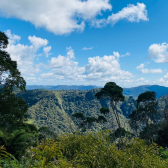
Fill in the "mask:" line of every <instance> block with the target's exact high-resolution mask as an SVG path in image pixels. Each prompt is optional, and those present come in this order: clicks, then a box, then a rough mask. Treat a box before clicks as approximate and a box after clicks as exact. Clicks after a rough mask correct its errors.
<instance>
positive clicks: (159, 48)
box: [148, 43, 168, 63]
mask: <svg viewBox="0 0 168 168" xmlns="http://www.w3.org/2000/svg"><path fill="white" fill-rule="evenodd" d="M148 52H149V58H150V59H153V60H154V61H155V62H157V63H167V62H168V44H167V43H162V44H152V45H151V46H150V47H149V49H148Z"/></svg>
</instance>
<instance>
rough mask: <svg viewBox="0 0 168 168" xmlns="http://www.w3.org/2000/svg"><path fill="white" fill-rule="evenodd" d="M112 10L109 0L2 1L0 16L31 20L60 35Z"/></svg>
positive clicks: (81, 29)
mask: <svg viewBox="0 0 168 168" xmlns="http://www.w3.org/2000/svg"><path fill="white" fill-rule="evenodd" d="M111 9H112V6H111V4H110V3H109V0H87V1H83V0H49V1H46V0H36V1H34V0H28V1H24V2H23V0H17V1H14V0H5V1H0V12H1V15H3V16H5V17H13V18H17V19H21V20H24V21H29V22H31V23H32V24H34V25H35V26H36V27H43V28H45V29H47V30H48V31H50V32H53V33H54V34H59V35H62V34H67V33H71V32H73V31H75V30H77V31H83V30H84V27H85V22H86V21H89V20H92V19H94V18H95V17H96V16H97V15H99V14H101V12H102V11H106V10H111Z"/></svg>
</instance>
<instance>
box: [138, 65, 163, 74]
mask: <svg viewBox="0 0 168 168" xmlns="http://www.w3.org/2000/svg"><path fill="white" fill-rule="evenodd" d="M144 67H145V64H140V65H139V66H137V67H136V69H140V70H141V72H142V73H144V74H146V73H154V74H155V73H163V71H162V70H161V69H160V68H159V69H147V68H144Z"/></svg>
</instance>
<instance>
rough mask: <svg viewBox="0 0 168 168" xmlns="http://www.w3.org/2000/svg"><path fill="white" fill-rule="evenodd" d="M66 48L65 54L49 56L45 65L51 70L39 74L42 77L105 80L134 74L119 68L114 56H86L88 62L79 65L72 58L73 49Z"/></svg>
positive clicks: (125, 77) (127, 77)
mask: <svg viewBox="0 0 168 168" xmlns="http://www.w3.org/2000/svg"><path fill="white" fill-rule="evenodd" d="M67 49H68V51H67V54H66V56H61V55H59V56H58V57H52V58H51V60H50V61H49V64H48V65H47V66H46V68H48V69H51V71H50V72H48V73H43V74H41V77H42V78H47V79H50V78H56V79H58V80H64V81H65V80H75V81H84V82H87V81H98V82H106V81H114V80H120V79H122V80H124V79H125V80H127V79H130V78H132V77H133V76H134V75H133V74H132V73H130V72H128V71H123V70H121V69H120V64H119V62H118V60H117V59H116V58H115V56H106V55H105V56H104V57H99V56H97V57H90V58H88V64H86V65H85V66H83V67H79V66H78V62H75V61H74V60H73V59H75V56H74V51H73V49H72V48H71V47H69V48H67ZM69 53H71V54H69ZM115 53H117V52H115ZM118 54H119V53H118Z"/></svg>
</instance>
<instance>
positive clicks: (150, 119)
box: [129, 91, 159, 142]
mask: <svg viewBox="0 0 168 168" xmlns="http://www.w3.org/2000/svg"><path fill="white" fill-rule="evenodd" d="M136 102H137V107H136V110H134V111H133V112H132V114H130V115H129V119H130V121H129V123H130V126H131V127H132V128H133V129H134V130H136V132H137V130H138V129H139V130H142V131H140V134H139V136H140V137H141V138H143V139H146V140H149V142H153V141H155V140H156V138H157V131H158V127H159V125H158V123H157V120H156V116H157V113H158V111H157V106H158V103H157V101H156V93H155V92H151V91H146V92H144V93H141V94H140V95H139V96H138V99H137V100H136ZM140 125H141V126H140ZM142 126H143V127H144V128H143V127H142ZM137 136H138V135H137Z"/></svg>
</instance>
